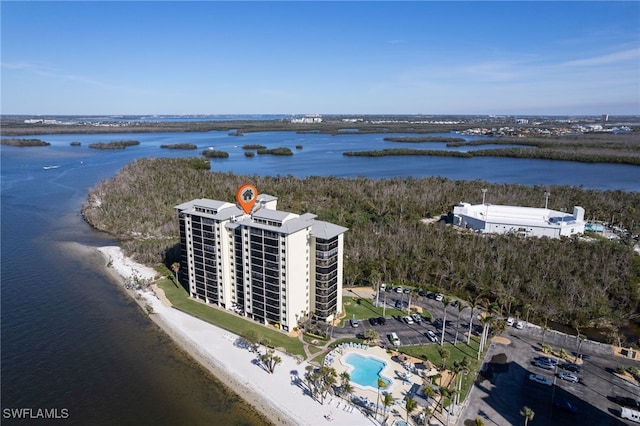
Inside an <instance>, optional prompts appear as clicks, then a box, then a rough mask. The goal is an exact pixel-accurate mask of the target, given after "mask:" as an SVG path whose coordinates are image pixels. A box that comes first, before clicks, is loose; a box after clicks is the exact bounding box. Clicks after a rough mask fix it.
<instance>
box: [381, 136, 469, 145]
mask: <svg viewBox="0 0 640 426" xmlns="http://www.w3.org/2000/svg"><path fill="white" fill-rule="evenodd" d="M383 140H385V141H387V142H407V143H423V142H465V140H464V139H463V138H448V137H440V136H419V137H386V138H384V139H383Z"/></svg>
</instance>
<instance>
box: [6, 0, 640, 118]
mask: <svg viewBox="0 0 640 426" xmlns="http://www.w3.org/2000/svg"><path fill="white" fill-rule="evenodd" d="M0 12H1V36H2V37H1V51H0V52H1V60H2V75H1V84H2V86H1V91H2V94H1V101H2V104H1V112H2V113H3V114H29V115H31V114H33V115H35V114H289V113H292V114H303V113H320V114H418V113H420V114H520V115H525V114H555V115H584V114H587V115H599V114H604V113H608V114H611V115H618V114H625V115H626V114H633V115H636V114H640V2H637V1H626V2H610V1H607V2H556V1H553V2H484V1H478V2H460V1H457V2H365V1H353V2H301V1H291V2H208V1H198V2H155V1H143V2H75V1H74V2H28V1H18V2H12V1H2V2H0Z"/></svg>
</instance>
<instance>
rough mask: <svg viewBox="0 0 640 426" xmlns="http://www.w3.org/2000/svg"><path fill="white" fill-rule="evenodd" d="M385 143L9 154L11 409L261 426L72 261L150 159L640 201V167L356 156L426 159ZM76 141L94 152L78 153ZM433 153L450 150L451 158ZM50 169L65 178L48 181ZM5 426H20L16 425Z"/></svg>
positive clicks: (123, 420)
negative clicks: (107, 188) (377, 153)
mask: <svg viewBox="0 0 640 426" xmlns="http://www.w3.org/2000/svg"><path fill="white" fill-rule="evenodd" d="M385 136H389V135H340V136H329V135H321V134H305V135H298V134H295V133H292V132H273V133H255V134H247V135H245V136H243V137H232V136H228V135H227V134H226V132H208V133H157V134H117V135H93V134H89V135H45V136H38V138H39V139H42V140H45V141H47V142H51V143H52V145H51V146H49V147H42V148H16V147H7V146H2V149H1V150H0V159H1V167H2V169H1V175H0V177H1V195H2V200H1V201H2V217H1V221H2V222H1V224H2V229H1V232H2V234H1V254H2V262H1V280H2V281H1V285H2V287H1V291H2V294H1V296H2V300H1V321H2V336H1V338H2V341H1V343H2V347H1V349H2V353H1V361H2V370H1V372H2V382H1V391H2V392H1V398H2V401H1V407H2V408H3V409H5V408H33V409H37V408H47V409H52V408H57V409H63V408H66V409H67V410H68V413H69V419H68V420H66V421H67V422H69V420H70V421H72V422H73V423H75V424H151V423H152V424H260V423H261V420H260V419H258V418H257V417H256V415H255V413H253V412H252V411H251V410H249V409H248V408H247V406H246V404H243V403H242V402H241V401H239V399H238V397H237V396H235V395H233V394H231V393H229V392H228V390H225V389H223V388H222V387H221V386H220V384H219V383H217V382H216V381H213V380H211V378H210V377H208V376H207V375H205V374H203V372H202V369H201V368H200V367H199V366H197V365H195V364H194V363H193V362H192V361H190V359H189V358H188V357H186V356H185V355H183V354H182V353H181V352H180V351H179V350H177V349H176V348H175V346H174V345H173V344H172V342H171V341H170V340H169V339H168V338H167V337H166V336H164V334H162V333H161V332H159V331H158V329H157V327H155V325H154V324H152V323H151V322H150V321H149V320H148V319H147V318H146V316H145V314H143V313H142V312H141V311H140V310H139V309H138V307H137V305H136V304H135V303H133V302H132V301H131V300H129V299H128V297H127V296H125V295H124V294H123V293H122V292H121V291H120V290H119V289H118V288H117V286H115V285H114V284H113V283H111V282H110V281H109V280H108V279H107V278H106V277H105V276H104V275H103V274H102V273H101V270H100V268H99V267H98V265H99V263H98V261H99V259H97V258H94V257H92V258H88V257H86V256H84V257H83V256H79V255H78V254H77V253H76V252H75V251H74V250H72V249H71V248H70V246H71V245H73V244H74V243H81V244H86V245H90V246H100V245H110V244H116V242H115V241H113V240H111V239H110V238H109V237H108V236H106V235H105V234H102V233H98V232H96V231H94V230H92V229H91V228H90V227H89V226H88V225H86V224H85V223H84V221H83V220H82V218H81V216H80V208H81V205H82V203H83V202H84V200H85V197H86V194H87V192H88V190H89V189H90V188H91V187H92V186H94V185H96V184H97V183H98V182H99V181H101V180H103V179H108V178H109V177H112V176H113V175H115V174H116V172H117V171H118V170H119V169H120V168H122V167H123V166H124V165H125V164H127V163H128V162H130V161H132V160H134V159H136V158H141V157H186V156H197V155H199V153H200V151H201V150H203V149H207V148H208V147H213V148H215V149H218V150H223V151H227V152H229V153H230V158H228V159H224V160H213V161H212V170H219V171H232V172H235V173H241V174H254V173H255V174H260V175H277V174H280V175H289V174H290V175H294V176H300V177H304V176H311V175H335V176H367V177H373V178H385V177H392V176H414V177H421V176H442V177H447V178H451V179H464V180H473V179H483V180H486V181H489V182H493V183H520V184H525V185H582V186H583V187H585V188H597V189H622V190H627V191H639V190H640V167H634V166H620V165H606V164H575V163H569V162H560V161H553V162H552V161H542V160H512V159H504V158H495V159H494V158H477V159H468V160H467V159H455V158H436V157H383V158H363V157H345V156H343V155H342V152H343V151H349V150H365V149H367V150H368V149H381V148H388V147H405V146H406V147H412V148H416V147H417V146H416V144H397V143H390V142H384V141H383V140H382V139H383V138H384V137H385ZM398 136H402V135H398ZM447 136H451V135H449V134H447ZM125 139H135V140H139V141H140V142H141V145H139V146H134V147H129V148H127V149H126V150H106V151H102V150H93V149H90V148H88V146H87V145H88V144H89V143H92V142H99V141H100V142H106V141H112V140H125ZM72 141H78V142H81V143H82V145H81V146H80V147H71V146H70V145H69V144H70V142H72ZM171 143H194V144H196V145H198V150H197V151H171V150H165V149H161V148H160V145H161V144H171ZM249 143H258V144H263V145H266V146H267V147H269V148H274V147H279V146H287V147H289V148H291V149H292V150H293V151H294V154H295V155H294V156H292V157H275V156H256V157H254V158H246V157H245V156H244V153H243V150H242V149H241V146H242V145H244V144H249ZM296 145H303V149H301V150H298V149H296V148H295V146H296ZM420 147H425V148H426V147H428V148H429V149H437V148H442V149H444V148H445V147H444V144H441V145H440V144H428V146H427V145H421V146H418V148H420ZM484 148H486V147H475V148H473V149H484ZM458 149H463V148H458ZM464 149H471V148H464ZM47 165H58V166H60V167H59V168H56V169H50V170H44V169H43V166H47ZM3 423H7V424H8V423H10V422H9V421H8V420H7V419H4V418H3Z"/></svg>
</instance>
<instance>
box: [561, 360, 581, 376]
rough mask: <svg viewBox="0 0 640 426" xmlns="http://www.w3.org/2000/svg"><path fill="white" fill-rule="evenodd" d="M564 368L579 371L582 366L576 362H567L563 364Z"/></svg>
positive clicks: (574, 371)
mask: <svg viewBox="0 0 640 426" xmlns="http://www.w3.org/2000/svg"><path fill="white" fill-rule="evenodd" d="M561 367H562V368H564V369H565V370H567V371H571V372H573V373H579V372H580V370H581V368H580V366H579V365H578V364H574V363H572V362H567V363H565V364H562V365H561Z"/></svg>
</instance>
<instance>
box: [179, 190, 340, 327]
mask: <svg viewBox="0 0 640 426" xmlns="http://www.w3.org/2000/svg"><path fill="white" fill-rule="evenodd" d="M276 205H277V198H276V197H273V196H270V195H266V194H261V195H258V197H257V201H256V204H255V205H254V207H253V209H252V211H251V212H250V213H249V214H246V213H245V212H244V211H243V210H242V209H241V208H240V207H238V205H236V204H233V203H228V202H224V201H216V200H210V199H204V198H201V199H196V200H192V201H189V202H187V203H184V204H180V205H178V206H176V209H177V210H178V215H179V220H180V243H181V261H180V276H181V279H182V281H183V283H184V284H185V287H188V290H189V295H190V296H191V297H193V298H196V299H199V300H202V301H204V302H205V303H209V304H213V305H216V306H220V307H223V308H225V309H235V310H236V311H238V312H241V313H242V314H243V315H245V316H247V317H249V318H252V319H254V320H255V321H258V322H260V323H263V324H272V325H274V326H275V327H277V328H282V329H284V330H289V329H292V328H293V327H295V326H297V324H298V320H299V319H300V318H302V317H303V316H305V315H307V314H309V313H311V312H313V313H314V314H315V316H316V317H317V318H319V319H322V320H326V321H330V320H332V319H333V318H334V316H335V315H336V314H339V313H341V311H342V275H343V237H344V233H345V232H346V231H347V228H344V227H341V226H338V225H334V224H332V223H329V222H324V221H320V220H316V219H315V218H316V216H315V215H314V214H311V213H305V214H302V215H297V214H294V213H289V212H284V211H280V210H276Z"/></svg>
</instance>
